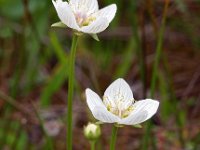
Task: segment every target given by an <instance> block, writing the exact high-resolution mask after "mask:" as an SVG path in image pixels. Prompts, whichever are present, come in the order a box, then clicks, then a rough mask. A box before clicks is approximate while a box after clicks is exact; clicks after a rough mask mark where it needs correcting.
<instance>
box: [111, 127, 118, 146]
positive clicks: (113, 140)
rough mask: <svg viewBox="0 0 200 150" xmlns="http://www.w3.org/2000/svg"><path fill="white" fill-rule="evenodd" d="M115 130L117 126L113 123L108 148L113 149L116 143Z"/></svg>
mask: <svg viewBox="0 0 200 150" xmlns="http://www.w3.org/2000/svg"><path fill="white" fill-rule="evenodd" d="M117 131H118V127H116V126H115V125H113V128H112V137H111V141H110V150H115V143H116V139H117Z"/></svg>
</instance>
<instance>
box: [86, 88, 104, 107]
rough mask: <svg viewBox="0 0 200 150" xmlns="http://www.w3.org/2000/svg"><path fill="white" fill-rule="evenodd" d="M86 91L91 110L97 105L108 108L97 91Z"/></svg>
mask: <svg viewBox="0 0 200 150" xmlns="http://www.w3.org/2000/svg"><path fill="white" fill-rule="evenodd" d="M85 93H86V101H87V104H88V106H89V108H90V110H91V111H93V110H94V108H95V107H100V108H101V107H103V108H105V109H106V107H105V105H104V104H103V102H102V100H101V98H100V97H99V96H98V95H97V94H96V93H95V92H93V91H92V90H91V89H86V90H85Z"/></svg>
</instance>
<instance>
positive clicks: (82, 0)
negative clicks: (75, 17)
mask: <svg viewBox="0 0 200 150" xmlns="http://www.w3.org/2000/svg"><path fill="white" fill-rule="evenodd" d="M69 4H70V5H71V6H72V7H73V9H74V11H83V12H86V13H87V14H88V15H89V14H92V13H94V12H96V11H98V9H99V6H98V2H97V0H70V1H69Z"/></svg>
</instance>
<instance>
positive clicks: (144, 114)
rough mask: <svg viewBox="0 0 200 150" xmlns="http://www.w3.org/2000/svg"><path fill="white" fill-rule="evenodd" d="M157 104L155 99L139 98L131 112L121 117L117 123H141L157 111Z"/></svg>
mask: <svg viewBox="0 0 200 150" xmlns="http://www.w3.org/2000/svg"><path fill="white" fill-rule="evenodd" d="M158 106H159V102H158V101H156V100H151V99H146V100H140V101H138V102H136V103H135V104H134V110H133V112H132V113H131V114H130V115H129V116H128V117H127V118H124V119H122V120H121V121H120V122H119V124H125V125H135V124H139V123H142V122H144V121H146V120H147V119H149V118H151V117H152V116H153V115H154V114H155V113H156V112H157V109H158Z"/></svg>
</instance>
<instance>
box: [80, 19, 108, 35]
mask: <svg viewBox="0 0 200 150" xmlns="http://www.w3.org/2000/svg"><path fill="white" fill-rule="evenodd" d="M108 25H109V22H108V20H107V19H106V18H97V20H95V21H93V22H92V23H91V24H90V25H88V26H83V27H82V28H81V31H82V32H84V33H89V34H96V33H99V32H102V31H104V30H105V29H106V28H107V27H108Z"/></svg>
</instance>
